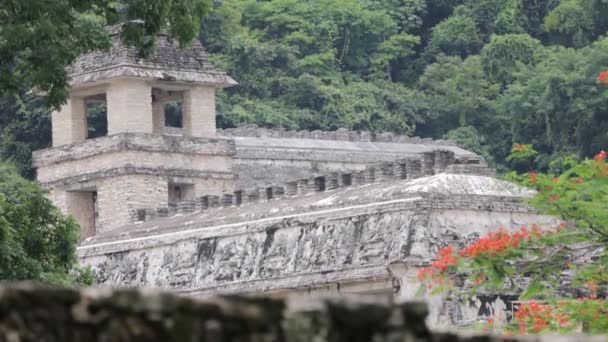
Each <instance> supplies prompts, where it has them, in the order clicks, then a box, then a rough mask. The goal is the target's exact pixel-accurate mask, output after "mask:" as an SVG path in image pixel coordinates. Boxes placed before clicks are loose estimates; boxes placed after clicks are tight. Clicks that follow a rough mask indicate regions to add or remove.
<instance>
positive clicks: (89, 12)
mask: <svg viewBox="0 0 608 342" xmlns="http://www.w3.org/2000/svg"><path fill="white" fill-rule="evenodd" d="M208 9H209V0H163V1H146V0H77V1H68V0H28V1H21V0H3V1H2V6H0V95H6V94H15V93H17V92H19V91H20V90H22V89H26V90H31V89H34V90H36V91H38V92H44V93H46V100H47V105H48V106H51V107H57V106H59V105H61V104H62V103H63V102H64V100H65V98H66V96H67V88H68V79H67V75H66V72H65V68H66V67H67V66H68V65H69V64H70V63H72V62H73V61H74V60H75V59H76V58H77V57H78V56H79V55H81V54H83V53H86V52H90V51H93V50H103V49H107V48H109V46H110V39H109V36H108V32H107V31H106V30H105V26H106V25H114V24H117V23H119V22H120V23H123V24H124V25H122V37H123V39H124V40H125V41H126V42H127V43H130V44H132V45H135V46H137V47H138V48H139V51H140V53H141V55H142V56H146V55H147V54H149V53H150V52H151V51H152V49H153V48H154V43H155V41H156V40H155V37H156V34H157V33H158V31H159V30H160V29H161V28H163V27H164V26H167V27H168V28H169V31H170V33H171V34H172V35H173V36H174V37H175V38H177V39H178V40H179V41H180V42H181V43H182V44H187V43H189V42H191V41H192V39H194V38H195V37H196V36H197V34H198V30H199V28H200V23H201V19H202V17H203V16H204V15H205V14H206V13H207V12H208Z"/></svg>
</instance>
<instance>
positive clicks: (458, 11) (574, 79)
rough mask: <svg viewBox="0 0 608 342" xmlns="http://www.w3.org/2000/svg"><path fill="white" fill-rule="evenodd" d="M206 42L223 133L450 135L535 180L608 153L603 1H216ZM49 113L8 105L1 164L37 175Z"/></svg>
mask: <svg viewBox="0 0 608 342" xmlns="http://www.w3.org/2000/svg"><path fill="white" fill-rule="evenodd" d="M212 7H213V9H212V11H211V13H210V14H209V15H207V16H206V18H205V19H204V21H203V25H202V27H201V36H200V37H201V39H202V41H203V44H204V45H205V46H206V48H207V50H208V51H209V52H210V54H211V56H212V59H213V62H214V63H215V64H216V65H217V66H218V67H219V68H222V69H224V70H225V71H227V72H228V73H229V74H230V75H231V76H232V77H233V78H235V79H236V80H237V81H238V82H239V83H240V85H239V86H237V87H234V88H231V89H227V90H225V91H224V92H222V93H221V94H220V96H219V101H218V116H219V117H218V122H219V125H220V126H221V127H231V126H235V125H237V124H239V123H256V124H258V125H261V126H266V127H286V128H290V129H329V130H331V129H337V128H339V127H347V128H350V129H355V130H372V131H392V132H395V133H399V134H407V135H418V136H422V137H433V138H443V137H447V138H450V139H453V140H456V141H457V142H459V143H460V144H461V145H462V146H464V147H466V148H469V149H471V150H473V151H476V152H478V153H481V154H482V155H484V156H485V157H486V158H487V159H488V160H489V161H490V162H492V163H494V164H495V165H496V166H497V167H499V169H500V170H506V169H507V168H509V167H511V166H513V165H509V164H507V163H506V162H505V157H506V155H507V154H508V153H509V151H510V149H511V147H512V146H513V144H514V143H526V144H533V146H534V147H535V148H536V149H537V150H538V151H539V154H538V157H537V158H536V168H537V169H539V170H552V171H559V170H560V167H561V161H562V160H563V159H564V158H566V157H570V156H575V157H585V156H592V155H594V154H595V153H597V151H600V150H601V149H607V148H608V92H607V91H606V90H605V86H602V85H600V84H598V82H597V80H596V76H597V75H598V73H599V72H600V71H603V70H606V69H608V53H607V51H608V38H604V35H605V32H606V31H607V29H608V3H606V2H605V1H603V0H460V1H459V0H305V1H304V0H272V1H261V0H258V1H256V0H214V1H213V6H212ZM49 140H50V124H49V114H48V110H47V109H45V107H44V105H43V102H42V100H41V99H38V98H35V97H34V96H33V95H31V94H29V93H28V92H27V91H25V90H24V91H23V92H22V93H21V96H13V97H5V98H2V99H0V158H2V159H10V160H12V161H13V162H15V163H16V164H17V165H18V167H19V168H20V170H21V172H22V173H23V174H24V175H26V176H28V177H32V176H33V171H32V170H31V168H30V157H29V156H30V152H31V150H32V149H37V148H41V147H44V146H47V145H48V144H49Z"/></svg>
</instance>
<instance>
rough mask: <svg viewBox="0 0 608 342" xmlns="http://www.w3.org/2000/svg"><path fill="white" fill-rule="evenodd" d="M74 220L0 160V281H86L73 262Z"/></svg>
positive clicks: (76, 231) (66, 283)
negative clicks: (63, 213) (64, 214)
mask: <svg viewBox="0 0 608 342" xmlns="http://www.w3.org/2000/svg"><path fill="white" fill-rule="evenodd" d="M77 242H78V225H77V224H76V223H75V222H74V221H73V220H72V219H71V218H67V217H65V216H63V215H62V214H61V213H60V212H59V210H58V209H57V208H55V206H53V204H52V203H51V201H50V200H48V199H47V198H45V197H44V192H43V190H42V189H41V188H40V186H39V185H38V184H37V183H35V182H32V181H28V180H25V179H23V178H21V177H20V176H19V174H18V173H17V171H16V170H15V168H14V167H12V166H10V165H8V164H5V163H0V281H2V280H30V281H37V282H41V283H45V284H58V285H59V284H61V285H73V284H79V283H85V284H86V283H90V282H91V280H92V277H91V276H90V275H89V274H88V273H87V272H86V271H82V270H79V269H78V268H77V267H76V243H77Z"/></svg>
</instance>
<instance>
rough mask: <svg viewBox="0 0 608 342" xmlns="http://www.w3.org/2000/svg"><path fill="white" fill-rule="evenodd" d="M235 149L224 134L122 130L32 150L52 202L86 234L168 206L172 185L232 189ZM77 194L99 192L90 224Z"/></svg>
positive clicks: (196, 190) (198, 190) (205, 191)
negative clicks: (207, 135) (95, 214)
mask: <svg viewBox="0 0 608 342" xmlns="http://www.w3.org/2000/svg"><path fill="white" fill-rule="evenodd" d="M234 153H235V147H234V141H231V140H227V139H204V138H195V137H182V136H180V137H178V136H168V135H165V136H163V135H156V134H141V133H123V134H117V135H113V136H108V137H103V138H98V139H93V140H87V141H84V142H82V143H79V144H72V145H63V146H59V147H55V148H51V149H46V150H41V151H36V152H35V153H34V164H35V166H36V167H38V180H39V181H40V182H41V183H42V184H43V185H44V186H45V187H46V188H48V189H49V190H50V193H51V196H50V197H51V199H52V200H53V202H54V203H55V204H56V205H57V206H58V207H60V208H61V209H62V210H63V211H64V212H65V213H67V214H72V215H73V216H75V218H76V219H77V221H78V223H79V224H80V225H81V226H82V227H83V231H82V236H84V237H88V236H90V235H93V234H94V233H101V232H104V231H106V230H108V229H111V228H115V227H118V226H121V225H126V224H128V223H130V222H132V221H134V220H133V217H132V214H133V212H134V211H136V209H138V208H145V207H153V208H157V207H168V205H169V203H168V199H169V192H168V190H169V186H170V185H171V184H184V185H187V186H190V187H191V188H192V189H193V191H194V194H195V195H196V196H202V195H204V194H205V195H206V194H221V193H224V192H230V191H232V190H233V189H234V175H233V173H232V163H233V158H232V156H233V155H234ZM80 193H87V195H86V196H94V195H93V194H95V193H96V194H97V197H96V198H97V206H96V209H97V211H98V220H97V221H94V224H93V225H92V224H91V220H90V219H89V216H90V215H88V214H87V215H83V214H82V213H81V211H82V205H80V204H79V203H77V202H76V205H73V203H72V202H74V201H73V200H71V199H74V198H76V197H78V196H79V195H80ZM93 205H94V203H93V202H92V201H87V203H86V204H85V206H86V207H87V208H90V207H91V206H93Z"/></svg>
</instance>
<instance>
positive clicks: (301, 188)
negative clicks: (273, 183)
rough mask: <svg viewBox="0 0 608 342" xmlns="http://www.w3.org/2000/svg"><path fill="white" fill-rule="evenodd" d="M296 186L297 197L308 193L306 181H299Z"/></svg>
mask: <svg viewBox="0 0 608 342" xmlns="http://www.w3.org/2000/svg"><path fill="white" fill-rule="evenodd" d="M297 186H298V189H297V193H298V195H305V194H307V193H308V179H300V180H299V181H298V185H297Z"/></svg>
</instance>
